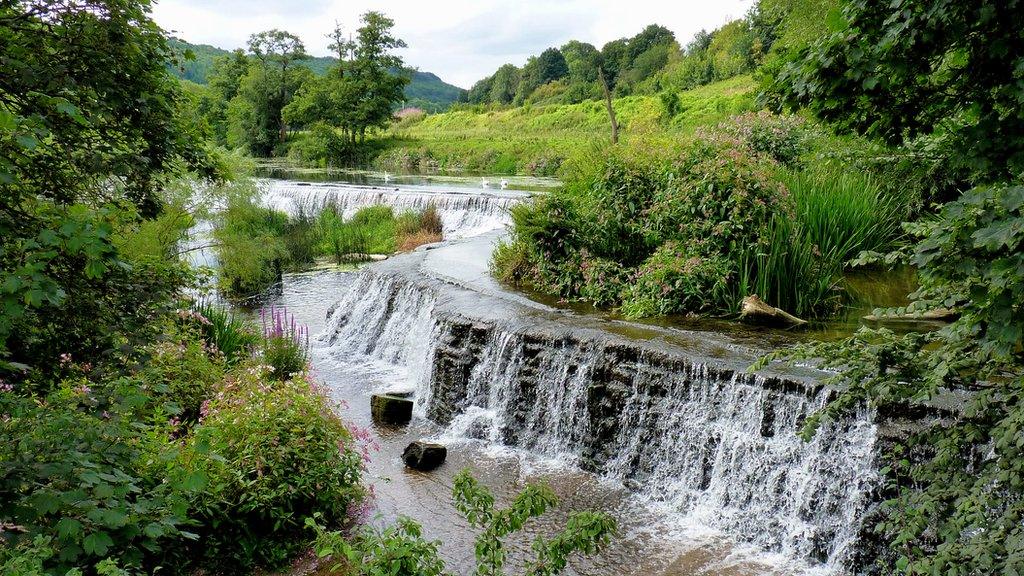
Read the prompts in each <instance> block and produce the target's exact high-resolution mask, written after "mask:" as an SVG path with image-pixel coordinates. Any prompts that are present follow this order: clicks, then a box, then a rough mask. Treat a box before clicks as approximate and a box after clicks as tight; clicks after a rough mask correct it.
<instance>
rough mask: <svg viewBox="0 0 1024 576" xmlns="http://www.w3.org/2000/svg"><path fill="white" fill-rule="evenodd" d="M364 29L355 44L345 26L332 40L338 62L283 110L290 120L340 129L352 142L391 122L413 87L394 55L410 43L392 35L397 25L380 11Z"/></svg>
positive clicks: (367, 20) (366, 20)
mask: <svg viewBox="0 0 1024 576" xmlns="http://www.w3.org/2000/svg"><path fill="white" fill-rule="evenodd" d="M362 24H363V25H362V26H361V27H360V28H359V29H358V31H357V35H356V38H355V39H353V40H347V39H346V37H345V34H344V33H343V30H342V29H341V27H340V25H339V26H336V28H335V30H334V31H333V32H332V33H331V34H329V35H328V38H329V39H331V41H332V42H331V49H332V50H335V52H336V53H337V54H338V56H339V63H338V65H337V66H336V67H335V68H333V69H332V70H331V71H330V72H329V73H328V74H327V75H326V76H324V77H321V78H314V79H310V80H309V81H307V82H305V83H304V85H303V86H302V88H301V90H299V92H298V93H297V94H296V98H295V99H294V100H293V101H292V102H290V103H289V104H288V105H287V107H286V108H285V109H284V118H285V119H286V120H289V121H293V122H295V123H297V124H302V125H307V126H309V125H313V124H315V123H323V124H327V125H329V126H332V127H335V128H339V129H340V130H341V131H342V132H343V133H344V134H345V135H346V136H347V137H348V139H349V142H350V143H354V142H355V141H356V140H357V139H361V138H365V136H366V131H367V130H370V129H373V128H377V127H383V126H386V125H387V124H388V123H389V122H390V121H391V117H392V111H393V110H394V107H395V105H396V104H397V103H399V102H402V101H404V100H405V86H406V84H408V83H409V76H408V74H406V73H404V72H403V70H404V66H403V62H402V59H401V58H400V57H399V56H397V55H396V54H395V53H394V50H396V49H398V48H404V47H405V42H404V41H402V40H401V39H399V38H396V37H395V36H394V35H393V33H392V31H391V29H392V28H393V27H394V21H392V20H391V19H390V18H387V17H386V16H384V15H383V14H381V13H379V12H367V13H366V14H364V15H363V16H362Z"/></svg>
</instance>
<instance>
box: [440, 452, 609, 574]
mask: <svg viewBox="0 0 1024 576" xmlns="http://www.w3.org/2000/svg"><path fill="white" fill-rule="evenodd" d="M452 495H453V497H454V499H455V507H456V508H457V509H458V510H459V511H460V512H462V514H463V515H465V516H466V519H467V520H469V523H470V525H472V526H474V527H476V528H482V529H483V532H482V533H481V534H480V535H479V536H478V537H477V539H476V559H477V569H476V572H475V573H476V574H478V575H480V576H484V575H486V576H499V575H500V574H502V573H503V572H502V567H503V566H504V564H505V547H504V543H503V542H502V538H504V537H505V536H508V535H509V534H512V533H514V532H518V531H519V530H521V529H522V528H523V525H524V524H526V522H527V521H528V520H530V519H531V518H535V517H537V516H540V515H541V514H544V512H546V511H547V510H548V509H549V508H553V507H555V506H557V504H558V499H557V498H555V495H554V493H552V492H551V490H550V489H549V488H547V487H543V486H533V485H528V486H527V487H526V488H524V489H523V491H522V492H520V493H519V494H518V495H517V496H516V498H515V500H514V501H513V502H512V505H511V506H510V507H508V508H504V509H496V508H495V506H494V504H495V502H494V495H493V494H491V492H490V491H489V490H487V488H485V487H484V486H482V485H480V483H478V482H477V481H476V479H475V478H473V477H472V476H471V475H470V474H469V471H468V470H463V471H462V472H460V473H459V474H458V475H457V476H456V477H455V484H454V486H453V487H452ZM615 530H616V528H615V521H614V520H613V519H612V518H610V517H609V516H608V515H606V514H602V513H595V512H575V513H573V514H571V515H570V517H569V522H568V524H567V525H566V528H565V529H564V530H563V531H562V532H561V533H559V534H558V535H556V536H555V537H554V538H552V539H549V540H545V539H544V538H538V539H537V540H536V541H534V543H533V551H534V552H535V553H536V555H537V556H536V558H535V559H534V560H532V561H530V562H529V563H528V564H527V568H526V574H528V575H530V576H535V575H536V576H540V575H554V574H560V573H561V572H562V570H564V569H565V566H566V560H567V558H568V557H569V556H571V555H572V554H574V553H577V552H582V553H585V554H592V553H594V552H596V551H598V550H600V549H601V548H603V547H604V546H605V545H606V544H607V543H608V541H609V540H610V538H611V536H612V534H614V533H615Z"/></svg>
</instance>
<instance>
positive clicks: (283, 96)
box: [249, 29, 309, 142]
mask: <svg viewBox="0 0 1024 576" xmlns="http://www.w3.org/2000/svg"><path fill="white" fill-rule="evenodd" d="M249 51H250V52H252V54H253V56H255V57H256V59H257V60H259V62H260V64H262V65H263V69H264V74H263V81H264V82H266V83H268V84H272V85H273V87H272V88H271V87H269V86H268V88H269V89H271V90H276V94H275V95H272V96H270V97H268V98H264V99H263V102H265V103H266V105H267V106H268V108H267V110H266V113H267V114H268V115H272V116H273V117H276V119H277V130H278V137H277V142H284V140H285V138H286V137H287V129H288V127H287V125H286V124H285V121H284V117H282V116H281V109H282V108H284V107H285V106H286V105H287V104H288V102H289V101H290V100H291V96H292V93H293V91H294V89H295V88H296V87H297V83H296V82H295V81H294V78H293V77H292V76H290V75H289V68H291V67H292V65H293V64H295V63H296V62H299V61H301V60H308V59H309V54H307V53H306V47H305V45H304V44H303V43H302V40H300V39H299V37H298V36H296V35H294V34H292V33H290V32H284V31H282V30H277V29H273V30H267V31H265V32H259V33H257V34H253V35H252V36H250V37H249ZM274 66H276V67H277V68H278V70H279V71H278V73H276V74H275V73H270V68H271V67H274Z"/></svg>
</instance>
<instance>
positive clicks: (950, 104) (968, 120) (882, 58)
mask: <svg viewBox="0 0 1024 576" xmlns="http://www.w3.org/2000/svg"><path fill="white" fill-rule="evenodd" d="M1022 13H1024V2H1022V1H1021V0H896V1H892V2H890V1H884V2H883V1H879V0H850V1H848V2H846V5H845V8H844V10H843V16H844V19H845V22H844V23H843V25H841V26H839V30H838V31H836V32H834V33H832V34H830V35H828V36H826V37H825V38H824V39H822V40H821V41H819V42H816V43H814V44H812V45H811V46H809V47H808V48H805V49H804V50H803V51H802V52H801V53H800V55H799V58H798V59H797V60H796V61H795V62H793V63H792V64H790V65H789V66H788V67H787V68H786V69H785V70H784V72H783V75H782V78H781V80H782V81H783V85H784V86H785V87H786V89H787V90H788V91H789V96H790V101H791V102H793V103H795V104H799V105H807V106H808V107H810V108H811V110H813V111H814V112H815V113H816V114H818V115H819V116H821V117H822V118H825V119H827V120H830V121H832V122H835V123H836V124H837V125H838V126H839V127H841V128H844V129H849V130H855V131H857V132H861V133H864V134H868V135H872V136H877V137H881V138H884V139H885V140H887V141H889V142H890V143H893V144H899V143H903V142H906V141H908V140H911V139H913V138H915V137H917V136H920V135H939V136H942V137H943V138H945V139H946V141H947V142H948V145H949V146H950V149H949V150H950V151H949V153H948V158H949V160H950V161H951V162H955V163H959V164H961V165H962V166H963V167H964V168H965V169H968V170H970V171H971V173H973V174H974V175H975V176H976V178H977V179H978V180H982V181H998V180H1001V179H1005V178H1007V177H1012V176H1019V175H1020V174H1021V172H1022V171H1024V34H1022V32H1021V30H1022V28H1021V24H1020V22H1021V14H1022Z"/></svg>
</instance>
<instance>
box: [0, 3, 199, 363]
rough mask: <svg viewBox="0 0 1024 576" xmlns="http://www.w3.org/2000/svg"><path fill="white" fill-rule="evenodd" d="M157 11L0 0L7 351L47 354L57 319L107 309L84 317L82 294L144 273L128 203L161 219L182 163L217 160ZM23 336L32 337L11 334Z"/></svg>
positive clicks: (1, 249) (1, 300) (28, 356)
mask: <svg viewBox="0 0 1024 576" xmlns="http://www.w3.org/2000/svg"><path fill="white" fill-rule="evenodd" d="M148 10H149V3H148V2H127V1H117V0H110V1H103V2H95V3H93V4H91V8H90V9H89V10H83V9H81V8H80V6H79V4H78V3H76V2H67V1H59V0H47V1H42V2H34V3H31V4H26V3H13V4H12V3H6V4H4V5H3V6H2V7H0V30H2V33H0V54H2V55H3V56H2V62H3V68H4V71H5V73H4V75H3V77H2V78H0V186H2V187H3V193H2V194H0V263H2V272H0V306H2V309H3V314H0V356H2V357H4V358H9V357H13V359H14V361H17V362H21V363H26V361H28V362H29V363H33V364H34V363H35V362H36V360H37V359H38V357H36V356H34V354H35V352H33V351H32V350H33V349H37V348H38V347H43V348H47V347H49V344H45V343H43V342H44V341H48V340H49V339H50V338H51V336H50V335H49V334H48V330H49V328H45V327H46V326H52V325H50V324H49V322H51V321H52V320H53V319H54V317H56V316H57V315H63V317H62V321H63V323H64V324H71V325H74V324H75V323H76V322H77V320H78V319H79V318H84V317H87V316H85V314H89V313H91V312H94V311H95V308H94V307H93V308H90V307H86V308H85V309H83V310H82V313H83V316H78V315H77V310H76V307H75V304H81V303H84V302H86V301H88V299H90V298H92V297H94V296H95V295H96V294H97V293H103V292H105V291H106V289H108V288H113V287H115V286H116V285H117V284H118V283H119V282H124V281H126V280H127V281H132V280H130V279H126V278H125V276H133V277H134V276H135V275H134V274H131V273H130V272H127V271H125V270H124V266H123V264H122V263H121V262H120V261H119V259H118V258H117V253H116V251H115V250H114V249H113V247H112V246H111V237H112V233H113V231H114V228H115V227H116V226H117V225H118V223H119V222H121V221H123V220H122V218H121V216H122V215H123V212H121V211H120V208H121V207H130V209H131V210H134V214H132V216H136V215H137V216H141V217H152V216H154V215H156V213H157V212H158V211H159V208H160V201H159V198H158V191H159V190H160V188H161V187H162V186H163V184H164V183H166V182H167V181H168V179H169V177H170V176H171V175H173V174H175V173H180V172H181V170H182V169H183V168H185V167H188V168H192V169H195V170H197V171H199V172H200V173H201V174H202V175H203V176H210V177H212V176H214V175H215V174H216V172H217V169H218V164H217V162H216V161H215V159H214V158H213V156H212V155H211V154H210V153H209V152H208V151H207V150H206V149H205V148H204V147H202V146H201V145H199V144H197V143H199V142H201V136H200V135H199V134H198V132H199V128H198V127H196V126H194V125H192V124H190V123H189V122H188V118H187V116H186V115H183V114H181V113H180V112H181V110H180V107H179V104H180V102H181V95H180V92H179V91H178V86H177V83H176V82H174V81H172V80H170V79H168V78H167V77H166V73H165V71H164V62H165V60H166V59H167V58H168V56H169V54H168V49H167V44H166V41H165V39H164V37H163V35H162V33H161V31H160V29H159V28H158V27H157V26H156V25H155V24H154V23H153V22H152V20H150V19H149V15H148ZM115 204H117V205H119V206H118V208H117V209H115V207H114V205H115ZM119 274H120V275H122V277H121V278H112V276H117V275H119ZM79 293H81V294H82V295H83V298H82V302H74V303H73V302H72V301H71V300H74V299H76V296H77V294H79ZM114 293H115V294H117V293H118V292H117V291H116V290H115V292H114ZM121 293H122V294H123V292H121ZM113 298H114V299H115V301H116V300H117V296H114V297H113ZM36 327H39V328H38V329H37V328H36ZM12 334H17V335H18V338H19V340H20V343H18V344H12V343H10V342H8V338H9V337H10V336H11V335H12ZM96 336H101V335H99V334H97V335H96ZM102 336H104V337H106V336H108V334H102ZM69 340H71V342H75V341H76V337H75V336H74V335H73V336H71V337H70V338H69ZM95 340H99V338H96V339H94V341H95ZM12 346H13V347H12ZM82 347H83V348H86V347H88V346H85V345H83V346H82ZM40 354H42V352H40ZM54 358H55V356H54V357H50V358H49V359H48V360H49V361H51V362H52V361H53V360H54Z"/></svg>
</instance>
